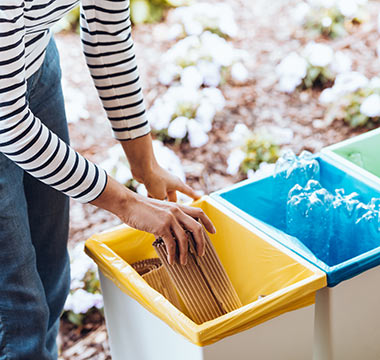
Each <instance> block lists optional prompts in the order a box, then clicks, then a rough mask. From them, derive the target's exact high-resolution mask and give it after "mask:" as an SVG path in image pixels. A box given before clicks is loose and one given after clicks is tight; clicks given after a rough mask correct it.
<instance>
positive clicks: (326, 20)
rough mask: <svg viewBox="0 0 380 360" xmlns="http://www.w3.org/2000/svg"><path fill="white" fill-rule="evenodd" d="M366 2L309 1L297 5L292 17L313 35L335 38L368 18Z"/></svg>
mask: <svg viewBox="0 0 380 360" xmlns="http://www.w3.org/2000/svg"><path fill="white" fill-rule="evenodd" d="M366 3H367V0H329V1H325V0H309V1H303V2H301V3H299V4H298V5H297V6H296V8H295V9H294V11H293V16H294V17H295V18H296V20H297V21H298V22H299V23H301V24H302V25H303V26H304V27H305V28H306V29H308V30H309V31H310V32H311V33H312V34H313V35H315V36H319V35H324V36H327V37H330V38H337V37H341V36H343V35H345V34H346V33H347V30H349V29H350V28H352V27H353V26H354V25H355V24H360V23H362V22H364V21H365V20H366V19H367V18H368V12H367V10H366V8H365V5H366Z"/></svg>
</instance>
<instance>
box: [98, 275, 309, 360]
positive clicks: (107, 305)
mask: <svg viewBox="0 0 380 360" xmlns="http://www.w3.org/2000/svg"><path fill="white" fill-rule="evenodd" d="M100 281H101V286H102V292H103V297H104V310H105V317H106V324H107V329H108V334H109V341H110V347H111V355H112V360H154V359H157V360H311V359H312V343H313V330H314V305H312V306H308V307H305V308H302V309H299V310H295V311H291V312H289V313H286V314H283V315H281V316H278V317H276V318H274V319H272V320H269V321H267V322H265V323H263V324H260V325H258V326H256V327H253V328H251V329H249V330H247V331H244V332H241V333H238V334H236V335H233V336H230V337H227V338H225V339H223V340H221V341H218V342H216V343H215V344H212V345H208V346H205V347H199V346H197V345H194V344H192V343H191V342H190V341H188V340H187V339H185V338H184V337H183V336H182V335H180V334H178V333H176V332H175V331H174V330H172V329H171V328H170V327H169V326H168V325H166V324H165V323H164V322H163V321H161V320H160V319H159V318H157V317H156V316H154V315H152V314H151V313H150V312H149V311H147V310H146V309H145V308H144V307H143V306H141V305H140V304H139V303H138V302H137V301H135V300H133V299H132V298H130V297H129V296H128V295H126V294H124V293H123V292H122V291H121V290H120V289H119V288H118V287H117V286H116V285H115V284H114V283H113V282H112V281H111V280H109V279H108V278H106V277H105V276H104V275H103V274H102V273H101V272H100Z"/></svg>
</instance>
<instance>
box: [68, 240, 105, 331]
mask: <svg viewBox="0 0 380 360" xmlns="http://www.w3.org/2000/svg"><path fill="white" fill-rule="evenodd" d="M70 263H71V285H70V294H69V296H68V298H67V300H66V303H65V306H64V312H65V313H66V315H67V319H68V320H69V321H71V322H72V323H73V324H75V325H78V326H79V325H81V324H82V321H83V319H84V317H85V316H86V314H88V313H89V312H90V311H91V310H93V309H98V310H102V309H103V297H102V295H101V291H100V282H99V278H98V273H97V267H96V265H95V263H94V262H93V261H92V260H91V259H90V258H89V257H88V256H87V255H86V254H85V252H84V243H80V244H78V245H77V246H76V247H75V248H74V249H73V250H72V251H70Z"/></svg>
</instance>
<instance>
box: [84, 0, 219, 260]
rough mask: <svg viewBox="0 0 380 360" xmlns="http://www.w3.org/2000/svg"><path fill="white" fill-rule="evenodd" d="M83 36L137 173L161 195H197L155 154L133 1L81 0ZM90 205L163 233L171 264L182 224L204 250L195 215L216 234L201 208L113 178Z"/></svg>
mask: <svg viewBox="0 0 380 360" xmlns="http://www.w3.org/2000/svg"><path fill="white" fill-rule="evenodd" d="M81 37H82V43H83V48H84V54H85V56H86V61H87V65H88V67H89V69H90V73H91V76H92V78H93V80H94V83H95V86H96V88H97V90H98V93H99V97H100V99H101V100H102V103H103V107H104V109H105V110H106V113H107V116H108V119H109V120H110V122H111V125H112V129H113V131H114V135H115V137H116V139H118V140H120V141H121V143H122V146H123V148H124V150H125V152H126V154H127V157H128V159H129V161H130V163H131V167H132V172H133V175H134V176H135V177H136V179H137V180H139V181H141V182H142V183H144V184H145V185H146V187H147V189H148V192H149V194H150V195H151V196H153V197H156V198H158V199H164V198H166V197H168V198H169V199H171V200H175V190H179V191H182V192H184V193H186V194H188V195H190V196H192V197H193V198H197V197H198V196H197V195H196V194H195V193H194V192H193V191H192V190H191V189H190V188H189V187H188V186H187V185H185V184H183V183H182V182H181V181H180V180H179V179H178V178H177V177H175V176H172V175H170V174H169V173H168V172H166V171H165V170H163V169H162V168H161V167H160V166H158V164H157V162H156V160H155V158H154V155H153V150H152V141H151V137H150V135H149V132H150V127H149V124H148V122H147V119H146V114H145V106H144V103H143V95H142V90H141V85H140V79H139V74H138V70H137V65H136V60H135V54H134V51H133V41H132V37H131V21H130V16H129V1H128V0H125V1H109V0H82V1H81ZM92 204H94V205H96V206H98V207H101V208H104V209H106V210H109V211H111V212H113V213H114V214H116V215H117V216H118V217H119V218H120V219H122V220H123V221H124V222H125V223H126V224H128V225H130V226H132V227H134V228H136V229H140V230H144V231H147V232H150V233H152V234H154V235H156V236H160V237H162V238H163V240H164V241H165V243H166V246H167V248H168V253H169V262H170V263H172V262H173V259H174V256H175V249H176V242H175V238H176V239H177V240H178V246H179V252H180V260H181V263H185V262H186V258H187V250H188V243H187V237H186V235H185V230H184V228H186V229H188V230H189V231H191V232H193V234H194V237H195V240H196V243H197V248H198V252H199V254H201V253H203V251H204V238H203V235H202V231H201V225H200V224H199V223H198V222H197V221H195V220H194V219H198V218H200V219H201V220H202V221H203V223H204V224H205V226H206V228H207V230H209V231H210V232H215V229H214V227H213V225H212V224H211V222H210V220H209V219H208V218H207V216H206V215H205V214H204V213H203V211H202V210H200V209H196V208H192V207H187V206H181V205H177V204H174V203H167V202H162V201H158V200H154V199H148V198H146V197H142V196H140V195H138V194H135V193H133V192H131V191H130V190H128V189H126V188H125V187H124V186H122V185H121V184H119V183H117V182H116V181H115V180H113V179H112V178H111V177H108V183H107V186H106V189H105V191H104V192H103V193H102V194H101V196H99V198H98V199H96V200H95V201H93V202H92Z"/></svg>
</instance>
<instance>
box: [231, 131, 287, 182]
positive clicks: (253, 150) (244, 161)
mask: <svg viewBox="0 0 380 360" xmlns="http://www.w3.org/2000/svg"><path fill="white" fill-rule="evenodd" d="M287 132H288V133H287V134H284V136H285V137H286V136H287V137H288V139H286V140H285V139H283V141H286V142H288V141H289V140H290V139H289V136H290V137H293V133H292V132H291V130H287ZM289 132H291V134H289ZM230 140H231V147H232V148H233V150H232V152H231V153H230V156H229V157H228V159H227V165H228V167H227V173H228V174H230V175H236V174H238V173H239V172H241V173H243V174H249V176H250V177H251V176H252V175H253V173H254V172H255V171H257V170H259V169H261V170H262V169H263V168H264V167H265V165H261V164H263V163H266V164H273V163H275V162H276V161H277V159H278V157H279V156H280V147H279V142H278V141H276V139H275V137H274V136H273V135H272V134H270V132H269V131H268V130H265V129H263V128H262V129H257V130H255V131H251V130H249V129H248V127H247V126H246V125H244V124H237V125H236V126H235V128H234V130H233V132H232V133H231V134H230ZM260 165H261V167H260Z"/></svg>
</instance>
